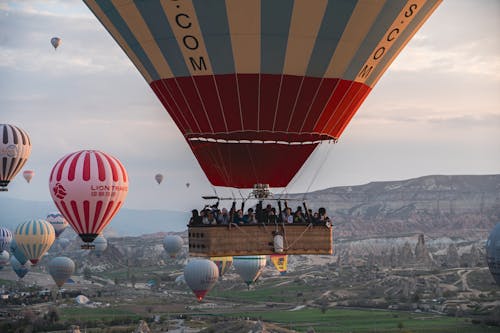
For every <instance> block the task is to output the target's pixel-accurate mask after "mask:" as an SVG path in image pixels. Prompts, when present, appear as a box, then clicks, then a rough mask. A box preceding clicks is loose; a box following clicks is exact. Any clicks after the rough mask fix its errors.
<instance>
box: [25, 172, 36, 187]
mask: <svg viewBox="0 0 500 333" xmlns="http://www.w3.org/2000/svg"><path fill="white" fill-rule="evenodd" d="M34 175H35V171H33V170H25V171H24V172H23V177H24V179H26V181H27V182H28V184H29V183H30V182H31V179H32V178H33V176H34Z"/></svg>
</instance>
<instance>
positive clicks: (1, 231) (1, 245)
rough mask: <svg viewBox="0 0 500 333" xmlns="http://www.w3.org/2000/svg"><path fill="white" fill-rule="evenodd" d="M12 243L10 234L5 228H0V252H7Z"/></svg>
mask: <svg viewBox="0 0 500 333" xmlns="http://www.w3.org/2000/svg"><path fill="white" fill-rule="evenodd" d="M11 242H12V232H10V230H9V229H7V228H5V227H1V228H0V252H2V251H4V250H7V249H8V248H9V244H10V243H11Z"/></svg>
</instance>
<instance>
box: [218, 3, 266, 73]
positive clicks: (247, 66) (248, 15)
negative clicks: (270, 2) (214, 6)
mask: <svg viewBox="0 0 500 333" xmlns="http://www.w3.org/2000/svg"><path fill="white" fill-rule="evenodd" d="M226 10H227V17H228V22H229V30H230V34H231V45H232V48H233V55H234V66H235V69H236V72H237V73H259V72H260V59H261V55H260V49H261V48H260V41H261V36H260V18H261V15H260V11H261V10H260V1H247V0H226Z"/></svg>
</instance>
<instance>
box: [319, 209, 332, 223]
mask: <svg viewBox="0 0 500 333" xmlns="http://www.w3.org/2000/svg"><path fill="white" fill-rule="evenodd" d="M318 215H319V223H320V224H325V225H331V224H332V222H331V221H330V218H329V217H328V215H326V209H325V208H324V207H321V208H320V209H318Z"/></svg>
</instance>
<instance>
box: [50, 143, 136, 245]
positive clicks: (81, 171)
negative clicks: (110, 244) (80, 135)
mask: <svg viewBox="0 0 500 333" xmlns="http://www.w3.org/2000/svg"><path fill="white" fill-rule="evenodd" d="M49 190H50V194H51V195H52V199H53V200H54V203H55V204H56V206H57V208H58V210H59V211H60V212H61V214H62V215H63V216H64V218H65V219H66V221H68V223H69V224H70V225H71V227H73V229H74V230H75V231H76V233H77V234H78V235H79V236H80V238H81V239H82V240H83V242H84V243H86V244H84V245H82V248H85V249H92V248H94V246H93V245H91V244H90V243H92V242H93V241H94V239H95V238H96V237H97V236H98V235H99V234H100V233H101V232H102V231H103V230H104V228H105V227H106V226H107V225H108V224H109V223H110V222H111V219H112V218H113V217H114V216H115V215H116V214H117V213H118V211H119V209H120V208H121V206H122V205H123V202H124V201H125V198H126V196H127V193H128V176H127V172H126V170H125V168H124V166H123V165H122V164H121V162H120V161H119V160H118V159H117V158H115V157H113V156H111V155H108V154H106V153H104V152H101V151H97V150H82V151H77V152H74V153H71V154H68V155H66V156H64V157H63V158H61V159H60V160H59V161H58V162H57V163H56V164H55V166H54V167H53V168H52V172H51V174H50V180H49Z"/></svg>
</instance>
